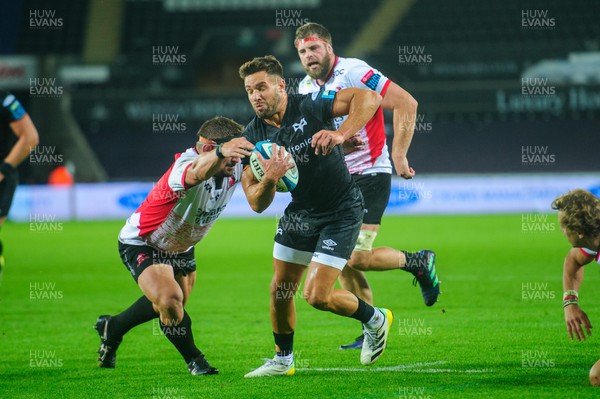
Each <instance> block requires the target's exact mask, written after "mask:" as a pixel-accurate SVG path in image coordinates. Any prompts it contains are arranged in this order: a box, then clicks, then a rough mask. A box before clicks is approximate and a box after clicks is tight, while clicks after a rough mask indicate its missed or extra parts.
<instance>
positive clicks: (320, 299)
mask: <svg viewBox="0 0 600 399" xmlns="http://www.w3.org/2000/svg"><path fill="white" fill-rule="evenodd" d="M303 295H304V298H306V302H308V304H309V305H310V306H312V307H313V308H315V309H319V310H328V309H329V295H326V294H325V293H323V292H319V291H317V290H310V289H308V290H305V291H304V293H303Z"/></svg>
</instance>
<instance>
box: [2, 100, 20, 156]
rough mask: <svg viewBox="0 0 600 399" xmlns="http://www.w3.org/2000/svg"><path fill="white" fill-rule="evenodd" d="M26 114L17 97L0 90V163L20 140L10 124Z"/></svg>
mask: <svg viewBox="0 0 600 399" xmlns="http://www.w3.org/2000/svg"><path fill="white" fill-rule="evenodd" d="M25 113H26V112H25V109H24V108H23V106H22V105H21V103H20V102H19V100H17V99H16V97H15V96H13V95H12V94H10V93H9V92H7V91H4V90H0V162H1V161H2V160H3V159H4V158H6V156H7V155H8V153H9V152H10V150H11V149H12V148H13V146H14V145H15V143H16V142H17V139H18V138H17V136H16V135H15V133H14V132H13V131H12V129H11V128H10V123H12V122H15V121H18V120H19V119H21V118H22V117H23V116H24V115H25Z"/></svg>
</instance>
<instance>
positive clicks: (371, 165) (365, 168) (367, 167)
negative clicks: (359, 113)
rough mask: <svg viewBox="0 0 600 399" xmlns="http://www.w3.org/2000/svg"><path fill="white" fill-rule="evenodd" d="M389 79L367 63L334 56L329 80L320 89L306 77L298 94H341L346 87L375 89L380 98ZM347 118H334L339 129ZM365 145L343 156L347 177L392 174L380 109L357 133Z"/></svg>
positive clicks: (299, 87) (313, 81)
mask: <svg viewBox="0 0 600 399" xmlns="http://www.w3.org/2000/svg"><path fill="white" fill-rule="evenodd" d="M390 82H391V81H390V80H389V79H388V78H386V77H385V76H383V75H382V74H381V72H379V71H378V70H376V69H374V68H371V67H370V66H369V64H367V63H366V62H364V61H362V60H359V59H356V58H341V57H336V59H335V64H334V66H333V70H332V72H331V75H330V76H329V79H328V80H327V82H325V84H324V85H323V86H319V84H318V83H317V81H316V80H314V79H312V78H311V77H310V76H306V77H305V78H304V79H303V80H302V81H301V82H300V84H299V86H298V93H300V94H309V93H313V92H315V91H320V90H334V91H340V90H342V89H348V88H358V89H370V90H375V91H376V92H377V93H379V94H380V95H381V96H382V97H383V96H384V95H385V92H386V90H387V88H388V85H389V84H390ZM346 118H347V116H344V117H339V118H335V119H334V123H335V127H336V129H338V128H339V127H340V125H341V124H342V123H344V121H345V120H346ZM358 134H359V135H360V138H361V140H362V141H363V142H365V147H364V149H362V150H360V151H355V152H352V153H350V154H347V155H346V156H345V159H346V166H347V167H348V170H349V171H350V174H366V173H392V165H391V163H390V157H389V154H388V147H387V144H386V142H385V125H384V122H383V110H382V109H381V108H379V109H378V110H377V112H376V113H375V115H374V116H373V118H371V120H370V121H369V122H368V123H367V124H366V125H365V126H364V127H363V128H361V129H360V131H359V132H358Z"/></svg>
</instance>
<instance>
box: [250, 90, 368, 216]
mask: <svg viewBox="0 0 600 399" xmlns="http://www.w3.org/2000/svg"><path fill="white" fill-rule="evenodd" d="M334 98H335V92H334V91H322V92H315V93H313V94H311V95H289V96H288V103H287V108H286V110H285V114H284V117H283V120H282V123H281V128H277V127H275V126H273V125H269V124H268V123H266V122H265V121H264V120H263V119H261V118H260V117H258V116H255V117H254V119H253V120H252V121H251V122H250V123H249V124H248V125H247V126H246V129H245V130H244V132H243V136H244V137H246V138H247V139H248V141H250V142H251V143H252V144H256V143H257V142H259V141H263V140H268V141H271V142H273V143H275V144H277V145H282V146H284V147H285V148H286V149H287V150H288V152H290V154H292V157H293V158H294V160H295V161H296V165H297V166H298V174H299V181H298V185H297V186H296V188H295V189H294V190H293V191H292V192H291V195H292V202H291V204H290V207H291V209H306V210H309V211H331V210H335V208H340V209H343V208H345V207H346V206H345V205H346V201H349V202H353V201H355V197H356V193H354V190H353V189H357V187H356V186H355V183H354V181H353V179H352V177H351V176H350V173H349V172H348V168H347V167H346V163H345V162H344V153H343V150H342V146H340V145H338V146H336V147H335V148H334V149H333V151H332V152H330V153H329V154H328V155H325V156H324V155H318V156H317V155H315V150H314V148H312V147H311V146H310V143H311V141H312V136H313V135H314V134H315V133H317V132H318V131H320V130H322V129H327V130H334V128H333V123H332V118H333V117H332V111H333V102H334ZM244 162H245V163H248V157H246V158H244Z"/></svg>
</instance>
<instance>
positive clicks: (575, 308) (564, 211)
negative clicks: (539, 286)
mask: <svg viewBox="0 0 600 399" xmlns="http://www.w3.org/2000/svg"><path fill="white" fill-rule="evenodd" d="M552 209H555V210H558V222H559V224H560V229H561V230H562V232H563V234H564V235H565V237H566V238H567V241H569V243H570V244H571V245H572V246H573V248H571V250H569V252H567V257H566V258H565V263H564V266H563V289H564V295H563V310H564V314H565V323H566V324H567V331H568V332H569V336H570V337H571V339H573V338H576V339H577V340H578V341H581V340H584V341H585V339H586V333H587V335H588V336H589V335H592V323H591V322H590V319H589V318H588V316H587V314H586V313H585V312H584V311H583V310H582V309H581V308H580V307H579V288H580V287H581V283H582V282H583V267H584V266H585V265H587V264H588V263H591V262H596V263H600V199H598V198H597V197H596V196H594V194H592V193H590V192H589V191H585V190H582V189H577V190H573V191H570V192H568V193H567V194H565V195H561V196H560V197H558V198H556V199H555V200H554V201H553V202H552ZM590 382H591V384H592V385H594V386H600V360H598V362H596V364H595V365H594V366H593V367H592V369H591V370H590Z"/></svg>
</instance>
